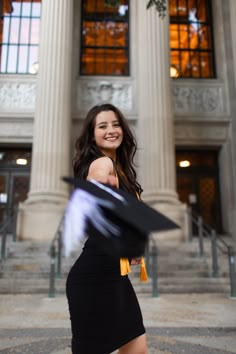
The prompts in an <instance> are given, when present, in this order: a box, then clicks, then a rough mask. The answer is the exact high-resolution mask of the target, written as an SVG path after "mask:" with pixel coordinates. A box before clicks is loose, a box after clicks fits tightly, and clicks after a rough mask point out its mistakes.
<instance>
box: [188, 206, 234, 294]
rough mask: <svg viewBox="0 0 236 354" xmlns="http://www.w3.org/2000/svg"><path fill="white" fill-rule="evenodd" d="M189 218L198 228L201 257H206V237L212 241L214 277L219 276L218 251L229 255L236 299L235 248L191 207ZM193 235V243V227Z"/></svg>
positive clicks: (231, 285) (231, 282)
mask: <svg viewBox="0 0 236 354" xmlns="http://www.w3.org/2000/svg"><path fill="white" fill-rule="evenodd" d="M187 212H188V216H189V225H190V224H192V223H194V224H195V225H197V227H198V242H199V253H200V257H204V237H203V236H206V237H207V238H208V239H209V240H210V241H211V254H212V276H213V277H218V276H219V265H218V254H217V249H219V250H220V251H221V252H222V253H223V254H227V255H228V260H229V277H230V288H231V290H230V291H231V297H236V271H235V263H236V252H235V250H234V248H233V247H232V246H230V245H228V244H227V242H225V240H223V239H222V238H220V237H219V236H218V237H217V233H216V231H215V229H214V228H212V227H211V226H210V225H208V224H207V223H205V222H204V221H203V219H202V217H201V216H200V215H197V214H196V213H194V212H193V211H192V209H191V207H188V209H187ZM190 232H191V234H190V235H189V241H192V237H193V234H192V227H191V228H190Z"/></svg>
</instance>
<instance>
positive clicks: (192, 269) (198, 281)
mask: <svg viewBox="0 0 236 354" xmlns="http://www.w3.org/2000/svg"><path fill="white" fill-rule="evenodd" d="M204 247H205V249H204V257H200V256H199V245H198V239H197V238H196V239H194V240H193V241H192V242H191V243H190V242H183V243H179V244H173V243H166V242H163V241H162V242H159V243H158V258H157V268H158V280H157V284H158V292H159V293H160V294H161V293H162V294H164V293H172V294H174V293H175V294H176V293H179V294H181V293H182V294H184V293H185V294H186V293H187V294H189V293H222V294H230V280H229V266H228V257H227V255H223V254H222V253H220V252H219V251H218V263H219V276H218V277H213V276H212V260H211V244H210V241H208V240H205V242H204ZM135 273H136V274H135ZM137 273H138V269H136V271H135V272H133V274H132V275H131V280H132V283H133V286H134V288H135V290H136V292H137V293H139V292H142V293H149V294H152V278H151V277H150V278H149V280H148V282H147V283H141V282H140V281H139V280H138V274H137Z"/></svg>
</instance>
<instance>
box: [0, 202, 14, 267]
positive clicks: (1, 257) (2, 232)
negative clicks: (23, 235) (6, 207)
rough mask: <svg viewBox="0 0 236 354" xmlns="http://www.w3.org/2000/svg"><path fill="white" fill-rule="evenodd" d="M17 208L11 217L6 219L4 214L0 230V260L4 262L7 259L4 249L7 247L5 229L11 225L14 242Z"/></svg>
mask: <svg viewBox="0 0 236 354" xmlns="http://www.w3.org/2000/svg"><path fill="white" fill-rule="evenodd" d="M17 211H18V208H17V207H15V208H14V209H13V212H12V214H11V215H9V216H8V217H7V215H6V213H4V218H3V220H4V221H3V224H2V225H1V228H0V236H1V253H0V260H1V261H2V260H4V259H6V257H7V252H6V247H7V229H8V227H9V226H10V225H13V232H12V235H13V241H16V217H17Z"/></svg>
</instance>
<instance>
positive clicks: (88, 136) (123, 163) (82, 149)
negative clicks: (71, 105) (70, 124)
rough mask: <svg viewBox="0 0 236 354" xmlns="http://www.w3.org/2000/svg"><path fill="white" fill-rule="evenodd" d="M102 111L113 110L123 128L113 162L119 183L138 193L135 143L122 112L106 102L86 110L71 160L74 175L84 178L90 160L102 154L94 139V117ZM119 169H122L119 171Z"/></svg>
mask: <svg viewBox="0 0 236 354" xmlns="http://www.w3.org/2000/svg"><path fill="white" fill-rule="evenodd" d="M104 111H113V112H114V113H115V115H116V117H117V119H118V121H119V123H120V125H121V128H122V130H123V141H122V143H121V145H120V146H119V147H118V149H117V150H116V162H115V163H116V164H117V172H118V175H119V180H120V185H122V186H123V187H124V188H125V189H126V190H127V191H129V192H131V193H135V194H136V193H138V194H139V195H140V194H141V192H142V188H141V186H140V184H139V183H138V182H137V180H136V178H137V174H136V171H135V169H134V155H135V153H136V151H137V143H136V140H135V138H134V136H133V134H132V132H131V130H130V128H129V126H128V123H127V121H126V119H125V118H124V116H123V114H122V113H121V111H120V110H119V109H118V108H117V107H115V106H113V105H112V104H108V103H106V104H102V105H99V106H94V107H93V108H91V109H90V111H89V112H88V114H87V116H86V119H85V121H84V125H83V128H82V131H81V134H80V136H79V137H78V139H77V141H76V143H75V148H76V155H75V158H74V160H73V168H74V175H75V177H77V178H81V179H86V177H87V175H88V170H89V166H90V164H91V162H92V161H94V160H96V159H97V158H99V157H102V156H104V154H103V153H102V152H101V151H100V149H99V148H98V146H97V145H96V143H95V139H94V127H95V120H96V117H97V115H98V114H99V113H101V112H104ZM120 169H121V170H122V171H119V170H120Z"/></svg>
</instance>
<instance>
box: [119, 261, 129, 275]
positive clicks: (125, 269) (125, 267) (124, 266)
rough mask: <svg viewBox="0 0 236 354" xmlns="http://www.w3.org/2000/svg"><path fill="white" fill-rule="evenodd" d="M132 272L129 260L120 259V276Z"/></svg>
mask: <svg viewBox="0 0 236 354" xmlns="http://www.w3.org/2000/svg"><path fill="white" fill-rule="evenodd" d="M130 272H131V269H130V264H129V260H128V258H120V274H121V275H127V274H128V273H130Z"/></svg>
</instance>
